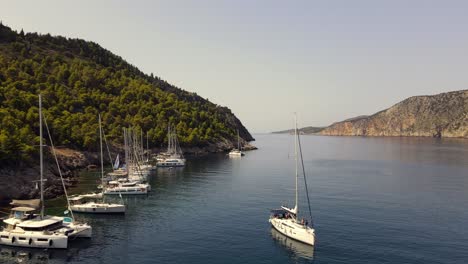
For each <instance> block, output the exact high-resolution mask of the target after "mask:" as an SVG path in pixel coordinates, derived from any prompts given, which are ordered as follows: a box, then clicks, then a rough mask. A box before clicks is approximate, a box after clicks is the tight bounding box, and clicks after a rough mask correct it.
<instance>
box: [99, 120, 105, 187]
mask: <svg viewBox="0 0 468 264" xmlns="http://www.w3.org/2000/svg"><path fill="white" fill-rule="evenodd" d="M99 147H100V149H101V182H104V159H103V154H102V126H101V114H99Z"/></svg>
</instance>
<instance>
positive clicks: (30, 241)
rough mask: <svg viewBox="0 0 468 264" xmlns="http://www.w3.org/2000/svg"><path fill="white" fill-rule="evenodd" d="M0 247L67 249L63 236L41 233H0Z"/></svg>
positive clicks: (66, 241)
mask: <svg viewBox="0 0 468 264" xmlns="http://www.w3.org/2000/svg"><path fill="white" fill-rule="evenodd" d="M0 245H6V246H14V247H26V248H67V246H68V237H67V236H66V235H65V234H60V233H55V232H50V234H46V232H43V231H30V232H28V231H24V232H9V231H0Z"/></svg>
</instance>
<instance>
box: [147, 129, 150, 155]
mask: <svg viewBox="0 0 468 264" xmlns="http://www.w3.org/2000/svg"><path fill="white" fill-rule="evenodd" d="M149 159H150V153H149V144H148V131H146V160H147V161H149Z"/></svg>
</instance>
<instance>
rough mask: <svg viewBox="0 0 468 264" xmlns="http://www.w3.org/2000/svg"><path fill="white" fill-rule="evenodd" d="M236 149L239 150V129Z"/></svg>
mask: <svg viewBox="0 0 468 264" xmlns="http://www.w3.org/2000/svg"><path fill="white" fill-rule="evenodd" d="M237 149H238V150H240V139H239V129H237Z"/></svg>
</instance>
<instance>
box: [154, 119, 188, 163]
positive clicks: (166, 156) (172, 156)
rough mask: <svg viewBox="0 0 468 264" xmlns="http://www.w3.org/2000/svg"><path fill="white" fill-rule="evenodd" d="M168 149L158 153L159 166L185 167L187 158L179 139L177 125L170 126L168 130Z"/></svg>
mask: <svg viewBox="0 0 468 264" xmlns="http://www.w3.org/2000/svg"><path fill="white" fill-rule="evenodd" d="M167 138H168V141H167V142H168V143H167V151H166V152H164V153H160V154H159V155H158V159H157V161H158V162H157V163H156V166H157V167H183V166H185V162H186V160H185V158H184V154H183V153H182V149H181V148H180V145H179V140H178V139H177V132H176V129H175V127H172V128H171V126H169V128H168V132H167Z"/></svg>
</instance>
